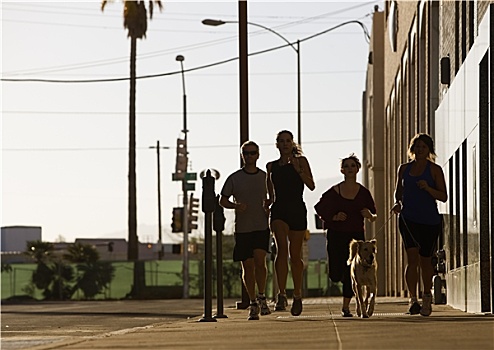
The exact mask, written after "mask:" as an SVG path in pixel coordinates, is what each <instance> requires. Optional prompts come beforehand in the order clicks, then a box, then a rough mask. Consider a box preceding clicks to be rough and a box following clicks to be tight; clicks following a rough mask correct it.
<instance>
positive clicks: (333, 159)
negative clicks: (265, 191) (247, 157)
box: [1, 0, 383, 243]
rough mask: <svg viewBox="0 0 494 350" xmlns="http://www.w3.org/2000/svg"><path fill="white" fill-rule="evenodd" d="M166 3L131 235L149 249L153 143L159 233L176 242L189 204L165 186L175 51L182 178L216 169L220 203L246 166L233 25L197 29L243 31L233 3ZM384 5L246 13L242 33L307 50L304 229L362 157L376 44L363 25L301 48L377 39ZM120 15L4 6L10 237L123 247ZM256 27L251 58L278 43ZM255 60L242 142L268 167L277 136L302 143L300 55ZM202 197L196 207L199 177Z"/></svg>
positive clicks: (149, 65) (154, 39) (174, 101)
mask: <svg viewBox="0 0 494 350" xmlns="http://www.w3.org/2000/svg"><path fill="white" fill-rule="evenodd" d="M146 3H147V2H146ZM163 3H164V8H163V11H162V12H160V11H158V10H157V8H155V12H154V15H153V18H152V20H150V21H148V31H147V36H146V38H145V39H143V40H138V43H137V76H138V77H142V78H139V79H138V80H137V97H136V118H137V122H136V130H137V131H136V147H137V150H136V173H137V223H138V231H137V234H138V237H139V241H140V242H152V243H154V242H157V240H158V191H157V163H158V162H157V152H156V148H150V147H156V144H157V141H159V142H160V146H161V147H167V149H161V150H160V172H161V218H162V237H163V241H164V242H165V243H171V242H181V241H182V236H181V234H177V233H171V226H170V225H171V218H172V208H173V207H176V206H181V205H182V200H183V199H182V188H181V183H180V182H176V181H172V173H173V172H174V171H175V156H176V140H177V138H181V137H183V133H182V130H183V93H184V91H183V86H182V76H181V74H180V73H181V72H180V63H179V62H178V61H176V56H177V55H183V56H184V58H185V60H184V61H183V64H184V70H185V74H184V75H185V93H186V96H187V129H188V134H187V138H188V152H189V172H195V173H197V174H198V175H199V174H200V173H201V172H202V171H204V170H206V169H215V170H217V171H218V172H219V174H220V177H219V179H218V180H217V181H216V186H215V191H216V193H220V191H221V187H222V185H223V182H224V181H225V179H226V177H227V176H228V175H229V174H230V173H232V172H234V171H236V170H237V169H238V168H239V166H240V156H239V152H240V151H239V147H240V131H239V127H240V126H239V125H240V124H239V78H238V72H239V62H238V60H237V59H236V58H237V57H238V25H237V24H225V25H223V26H219V27H208V26H204V25H203V24H202V23H201V21H202V20H203V19H205V18H212V19H221V20H224V21H236V20H238V3H237V1H235V0H228V1H226V0H224V1H216V2H209V1H199V2H187V1H166V2H163ZM375 5H379V6H380V8H381V9H382V6H383V4H382V1H360V2H350V1H344V2H335V1H319V2H295V1H272V2H266V1H259V0H257V1H255V0H249V1H248V10H247V12H248V21H249V22H253V23H257V24H260V25H263V26H265V27H268V28H271V29H272V30H274V31H276V32H277V33H279V34H280V35H281V36H283V37H285V38H286V39H287V40H288V41H290V42H296V41H297V40H301V46H300V59H301V101H302V102H301V105H302V109H301V110H302V117H301V124H302V128H301V135H302V137H301V139H302V140H301V145H302V149H303V151H304V154H305V156H306V157H307V159H308V161H309V163H310V166H311V168H312V172H313V176H314V179H315V182H316V189H315V190H314V191H313V192H311V191H309V190H308V189H307V188H306V189H305V194H304V198H305V201H306V204H307V208H308V210H309V213H308V219H309V220H308V221H309V229H310V230H315V223H314V210H313V207H314V205H315V204H316V202H317V200H318V199H319V198H320V197H321V195H322V194H323V193H324V192H325V191H326V190H328V189H329V187H330V186H332V185H333V184H335V183H337V182H339V181H341V180H342V175H341V173H340V169H339V161H340V159H341V158H342V157H344V156H347V155H348V154H350V153H352V152H354V153H356V154H357V156H359V157H362V121H361V115H362V112H361V110H362V106H361V104H362V102H361V101H362V94H363V91H364V89H365V76H366V69H367V57H368V52H369V47H368V42H367V40H366V38H365V36H364V32H363V30H362V28H361V27H359V26H358V25H356V24H349V25H345V26H343V27H341V28H338V29H335V30H332V31H330V32H328V33H326V34H323V35H319V36H317V37H314V38H312V39H309V40H304V38H307V37H310V36H312V35H314V34H316V33H320V32H322V31H325V30H327V29H329V28H332V27H334V26H336V25H338V24H340V23H342V22H346V21H349V20H359V21H361V22H363V23H364V24H365V25H366V26H367V28H368V30H369V31H370V30H371V21H372V12H373V11H374V6H375ZM122 13H123V4H122V2H120V1H114V2H110V3H108V4H107V6H106V7H105V10H104V12H102V11H101V9H100V2H99V1H80V2H68V1H65V2H61V1H52V2H48V1H30V2H25V1H22V0H20V1H19V0H16V1H2V2H1V24H2V30H1V32H2V34H1V40H2V47H1V52H2V60H1V78H2V79H3V80H2V82H1V123H2V153H1V185H2V186H1V191H2V192H1V197H2V210H1V225H2V226H16V225H22V226H31V225H32V226H41V227H42V239H43V240H44V241H60V240H63V241H66V242H73V241H74V240H75V239H76V238H125V239H126V238H127V232H128V231H127V220H128V213H127V205H128V199H127V198H128V192H127V188H128V181H127V178H128V119H129V117H128V109H129V86H130V84H129V81H128V79H127V80H126V79H124V80H118V79H119V78H128V77H129V71H130V63H129V57H130V40H129V39H128V38H127V32H126V30H125V29H124V28H123V19H122V18H123V17H122ZM248 31H249V38H248V50H249V53H251V54H252V53H255V52H258V51H263V50H268V49H270V48H274V47H278V46H281V45H283V44H285V42H284V41H283V40H282V39H281V38H280V37H279V36H277V35H275V34H273V33H272V32H269V31H267V30H263V29H261V28H259V27H256V26H253V25H249V26H248ZM227 60H230V61H229V62H226V63H221V62H223V61H227ZM248 64H249V83H248V84H249V139H251V140H253V141H255V142H257V143H258V144H259V145H260V158H259V161H258V166H259V168H261V169H265V168H266V163H267V162H269V161H272V160H275V159H277V158H278V157H279V152H278V150H277V149H276V147H275V138H276V134H277V133H278V132H279V131H280V130H284V129H288V130H291V131H292V132H293V134H294V135H295V141H298V140H297V135H298V130H297V55H296V52H295V51H294V50H293V49H292V48H290V47H289V46H286V47H284V48H281V49H278V50H273V51H268V52H266V53H262V54H256V55H251V56H250V57H249V63H248ZM201 67H203V68H201ZM188 70H191V71H188ZM5 79H15V81H6V80H5ZM29 79H38V80H43V81H29ZM111 79H116V81H105V80H111ZM198 179H199V176H198ZM195 187H196V190H195V191H194V192H193V195H194V196H195V197H197V198H201V188H202V183H201V180H200V179H199V181H197V182H196V184H195ZM232 214H233V213H232V211H226V215H227V222H226V229H225V234H230V233H232V230H233V218H232ZM203 222H204V218H203V214H202V212H200V216H199V230H197V231H195V232H193V235H195V236H196V237H202V236H203V231H204V230H203Z"/></svg>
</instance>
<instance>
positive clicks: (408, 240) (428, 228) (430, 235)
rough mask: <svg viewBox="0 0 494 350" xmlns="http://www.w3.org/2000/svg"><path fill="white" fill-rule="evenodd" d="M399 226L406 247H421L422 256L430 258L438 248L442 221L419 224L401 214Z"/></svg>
mask: <svg viewBox="0 0 494 350" xmlns="http://www.w3.org/2000/svg"><path fill="white" fill-rule="evenodd" d="M398 222H399V228H400V234H401V238H402V239H403V244H404V246H405V249H408V248H414V247H416V248H419V254H420V256H423V257H425V258H430V257H431V256H432V255H434V252H435V251H436V249H437V239H438V237H439V234H440V233H441V230H442V223H439V224H437V225H425V224H418V223H416V222H413V221H410V220H408V219H405V218H404V217H403V216H402V215H400V216H399V220H398Z"/></svg>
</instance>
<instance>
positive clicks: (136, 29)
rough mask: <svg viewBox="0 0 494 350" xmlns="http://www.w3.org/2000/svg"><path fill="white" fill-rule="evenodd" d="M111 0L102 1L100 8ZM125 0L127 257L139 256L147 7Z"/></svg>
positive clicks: (151, 3) (135, 257)
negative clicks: (140, 98) (141, 78)
mask: <svg viewBox="0 0 494 350" xmlns="http://www.w3.org/2000/svg"><path fill="white" fill-rule="evenodd" d="M108 2H111V0H110V1H106V0H105V1H102V2H101V11H104V9H105V6H106V4H107V3H108ZM123 3H124V12H123V18H124V28H125V29H127V31H128V32H127V36H128V37H129V38H130V99H129V207H128V210H129V214H128V230H129V237H128V241H129V245H128V250H127V259H128V260H135V261H136V260H138V258H139V250H138V240H137V196H136V153H135V146H136V142H135V139H136V135H135V134H136V130H135V124H136V111H135V102H136V51H137V39H142V38H145V37H146V31H147V11H146V5H145V1H143V0H137V1H123ZM153 3H156V5H158V7H159V9H160V11H161V10H162V8H163V6H162V4H161V1H157V0H154V1H151V0H149V19H152V18H153V7H154V6H153Z"/></svg>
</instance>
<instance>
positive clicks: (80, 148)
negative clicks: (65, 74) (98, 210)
mask: <svg viewBox="0 0 494 350" xmlns="http://www.w3.org/2000/svg"><path fill="white" fill-rule="evenodd" d="M361 141H362V139H361V138H358V139H340V140H325V141H307V142H304V145H314V144H315V145H318V144H328V143H329V144H331V143H343V142H361ZM259 145H260V146H272V143H261V144H259ZM173 148H174V147H170V149H173ZM187 148H188V149H203V148H208V149H210V148H238V145H199V146H193V145H187ZM136 150H140V151H142V150H146V151H148V150H149V147H136ZM2 151H3V152H80V151H84V152H94V151H128V147H94V148H89V147H88V148H84V147H74V148H4V149H2Z"/></svg>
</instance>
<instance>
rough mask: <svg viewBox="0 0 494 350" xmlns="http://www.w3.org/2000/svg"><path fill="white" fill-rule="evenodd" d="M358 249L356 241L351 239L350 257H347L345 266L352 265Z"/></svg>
mask: <svg viewBox="0 0 494 350" xmlns="http://www.w3.org/2000/svg"><path fill="white" fill-rule="evenodd" d="M358 248H359V243H358V241H356V240H354V239H352V241H351V242H350V256H349V257H348V261H347V262H346V263H347V265H351V264H352V260H353V258H354V257H355V255H357V251H358Z"/></svg>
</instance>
